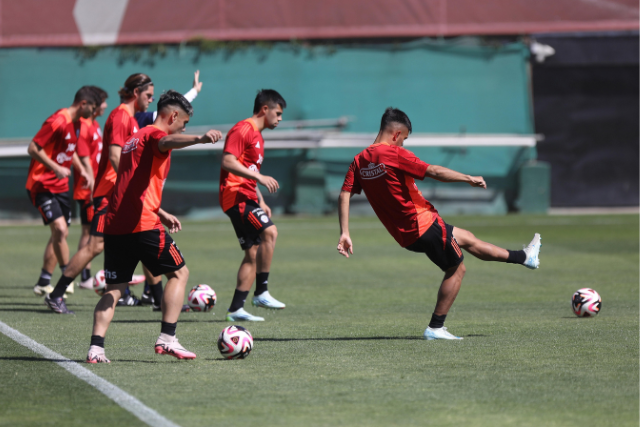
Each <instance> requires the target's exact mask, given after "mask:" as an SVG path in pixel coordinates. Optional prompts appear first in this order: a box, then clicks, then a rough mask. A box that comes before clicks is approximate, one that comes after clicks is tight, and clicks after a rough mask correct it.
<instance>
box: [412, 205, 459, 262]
mask: <svg viewBox="0 0 640 427" xmlns="http://www.w3.org/2000/svg"><path fill="white" fill-rule="evenodd" d="M406 249H409V250H410V251H413V252H420V253H424V254H427V256H428V257H429V259H430V260H431V261H432V262H433V263H434V264H435V265H437V266H438V267H440V269H441V270H442V271H447V270H448V269H450V268H451V267H456V266H458V265H459V264H460V263H461V262H462V260H464V255H463V253H462V250H461V249H460V246H459V245H458V241H457V240H456V238H455V237H454V236H453V225H449V224H446V223H445V222H444V221H443V220H442V218H440V217H438V219H437V220H436V221H433V224H431V227H429V228H428V229H427V231H425V232H424V234H423V235H422V236H420V237H419V238H418V240H416V241H415V242H414V243H412V244H410V245H409V246H407V247H406Z"/></svg>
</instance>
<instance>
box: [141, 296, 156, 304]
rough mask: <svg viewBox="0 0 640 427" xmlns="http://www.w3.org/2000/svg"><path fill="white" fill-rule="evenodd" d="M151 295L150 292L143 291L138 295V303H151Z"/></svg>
mask: <svg viewBox="0 0 640 427" xmlns="http://www.w3.org/2000/svg"><path fill="white" fill-rule="evenodd" d="M153 302H154V301H153V297H152V296H151V294H147V293H143V294H142V295H141V296H140V304H142V305H153Z"/></svg>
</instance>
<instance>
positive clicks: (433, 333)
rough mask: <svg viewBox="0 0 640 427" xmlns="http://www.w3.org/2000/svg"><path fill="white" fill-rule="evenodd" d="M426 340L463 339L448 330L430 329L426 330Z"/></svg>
mask: <svg viewBox="0 0 640 427" xmlns="http://www.w3.org/2000/svg"><path fill="white" fill-rule="evenodd" d="M424 339H426V340H429V341H431V340H461V339H462V337H456V336H455V335H453V334H451V333H449V331H447V328H445V327H442V328H429V327H427V329H425V330H424Z"/></svg>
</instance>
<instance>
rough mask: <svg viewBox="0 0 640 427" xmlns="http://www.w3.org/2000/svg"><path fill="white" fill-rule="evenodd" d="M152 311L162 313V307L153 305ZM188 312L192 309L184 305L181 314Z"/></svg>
mask: <svg viewBox="0 0 640 427" xmlns="http://www.w3.org/2000/svg"><path fill="white" fill-rule="evenodd" d="M151 309H152V310H153V311H162V307H160V306H159V305H155V304H153V305H152V306H151ZM187 311H191V307H189V306H188V305H187V304H184V305H183V306H182V310H181V312H182V313H186V312H187ZM214 314H215V313H214Z"/></svg>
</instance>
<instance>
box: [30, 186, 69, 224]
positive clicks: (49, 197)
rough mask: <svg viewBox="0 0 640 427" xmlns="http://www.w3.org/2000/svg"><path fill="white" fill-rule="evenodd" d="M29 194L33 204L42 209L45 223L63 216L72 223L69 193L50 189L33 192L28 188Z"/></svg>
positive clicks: (39, 209) (41, 213)
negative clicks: (54, 191) (52, 191)
mask: <svg viewBox="0 0 640 427" xmlns="http://www.w3.org/2000/svg"><path fill="white" fill-rule="evenodd" d="M27 194H28V195H29V200H31V203H32V204H33V206H35V207H36V208H38V211H40V215H42V222H44V225H49V224H51V223H52V222H53V221H55V220H56V219H58V218H60V217H61V216H63V217H64V218H65V219H66V220H67V225H69V224H71V202H70V199H69V193H51V192H49V191H43V192H40V193H32V192H31V191H29V190H27Z"/></svg>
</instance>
